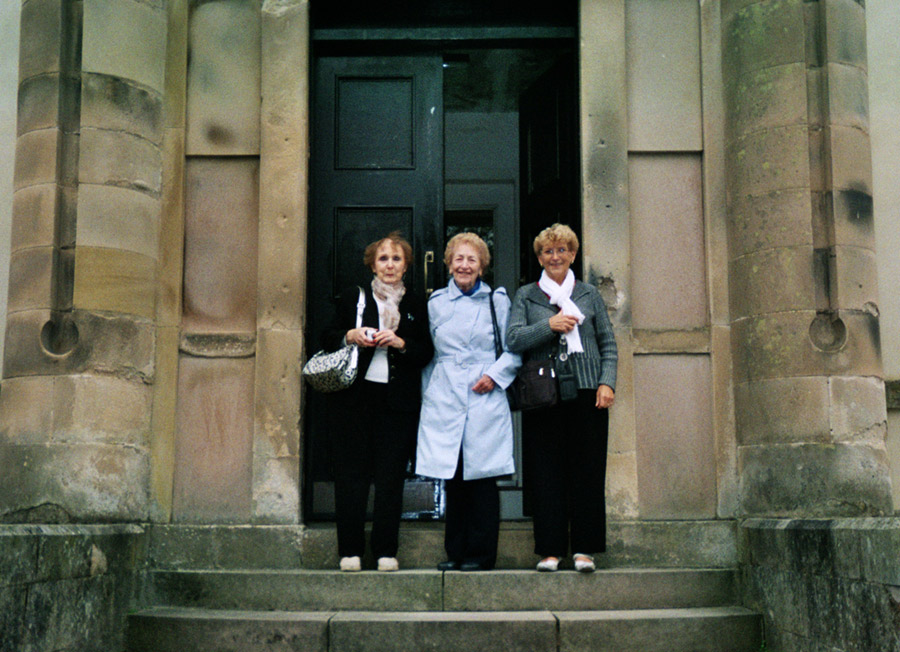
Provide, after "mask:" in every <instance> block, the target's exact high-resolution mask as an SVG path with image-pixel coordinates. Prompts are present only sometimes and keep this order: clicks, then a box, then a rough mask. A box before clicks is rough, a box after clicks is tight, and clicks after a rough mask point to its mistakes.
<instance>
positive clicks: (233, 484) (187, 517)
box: [173, 356, 254, 523]
mask: <svg viewBox="0 0 900 652" xmlns="http://www.w3.org/2000/svg"><path fill="white" fill-rule="evenodd" d="M253 381H254V361H253V359H252V358H244V359H240V358H238V359H210V358H193V357H190V356H182V357H181V360H180V364H179V376H178V411H177V421H176V427H177V431H176V439H175V480H174V495H173V520H174V521H175V522H181V523H184V522H201V523H202V522H214V523H248V522H250V516H251V497H252V465H253V396H254V391H253Z"/></svg>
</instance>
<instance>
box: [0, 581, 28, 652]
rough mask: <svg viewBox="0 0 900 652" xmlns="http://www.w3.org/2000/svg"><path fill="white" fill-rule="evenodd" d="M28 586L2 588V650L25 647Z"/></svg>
mask: <svg viewBox="0 0 900 652" xmlns="http://www.w3.org/2000/svg"><path fill="white" fill-rule="evenodd" d="M27 605H28V587H26V586H9V587H7V586H4V587H3V588H2V590H0V631H2V632H3V639H2V640H0V652H19V651H20V650H24V649H26V648H25V632H26V628H27V627H28V621H27V618H26V613H27Z"/></svg>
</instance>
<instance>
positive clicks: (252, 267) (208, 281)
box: [183, 158, 296, 333]
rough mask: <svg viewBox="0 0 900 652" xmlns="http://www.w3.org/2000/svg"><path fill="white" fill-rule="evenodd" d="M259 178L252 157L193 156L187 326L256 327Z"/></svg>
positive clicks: (186, 267) (189, 175)
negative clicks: (218, 157) (213, 157)
mask: <svg viewBox="0 0 900 652" xmlns="http://www.w3.org/2000/svg"><path fill="white" fill-rule="evenodd" d="M258 183H259V163H258V161H256V160H255V159H245V158H239V159H221V158H220V159H196V160H191V161H189V163H188V166H187V178H186V184H187V187H186V199H185V236H184V237H185V242H184V320H183V328H184V330H185V331H186V332H197V333H210V332H248V331H249V332H252V331H255V330H256V286H257V281H256V279H257V240H258V229H259V186H258ZM288 259H289V258H285V259H282V260H288ZM295 278H296V277H295ZM292 283H293V281H292ZM285 287H290V285H286V286H285Z"/></svg>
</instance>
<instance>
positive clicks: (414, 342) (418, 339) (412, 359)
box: [390, 298, 434, 369]
mask: <svg viewBox="0 0 900 652" xmlns="http://www.w3.org/2000/svg"><path fill="white" fill-rule="evenodd" d="M405 307H406V306H404V308H405ZM408 313H409V315H408V316H407V317H406V318H405V320H404V323H403V327H402V329H400V332H398V333H397V334H398V335H399V336H400V337H402V338H403V340H404V341H405V342H406V350H405V351H403V352H400V351H398V350H397V349H391V351H390V352H391V354H392V356H393V357H394V359H396V361H397V364H400V365H404V366H406V367H411V368H414V369H421V368H422V367H424V366H425V365H427V364H428V363H429V362H430V361H431V358H432V357H433V356H434V345H433V344H432V342H431V333H430V332H429V330H428V313H427V312H426V309H425V304H424V303H422V301H420V300H419V299H418V298H414V299H412V300H411V301H410V304H409V309H408ZM410 317H411V319H410Z"/></svg>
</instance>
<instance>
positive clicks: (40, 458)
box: [0, 0, 166, 521]
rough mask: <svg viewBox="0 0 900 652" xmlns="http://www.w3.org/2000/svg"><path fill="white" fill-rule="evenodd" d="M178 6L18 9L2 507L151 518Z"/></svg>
mask: <svg viewBox="0 0 900 652" xmlns="http://www.w3.org/2000/svg"><path fill="white" fill-rule="evenodd" d="M165 47H166V17H165V11H164V9H163V3H161V2H156V1H150V0H146V1H143V0H85V1H84V2H78V1H69V0H31V1H30V2H27V3H25V4H24V5H23V7H22V22H21V49H20V73H19V124H18V142H17V148H16V172H15V181H14V207H13V235H12V242H11V247H12V257H11V264H10V268H11V272H10V292H9V302H8V317H7V334H6V344H5V351H4V355H5V359H4V380H3V386H2V392H0V468H3V469H4V473H5V474H6V476H5V478H4V482H3V483H2V486H0V518H2V519H4V520H37V519H39V520H43V521H56V520H68V519H73V520H88V521H109V520H123V521H130V520H142V519H145V518H146V516H147V509H148V505H147V496H148V478H149V456H148V445H149V427H150V424H149V419H150V403H151V387H152V383H153V380H154V362H153V361H154V345H155V335H156V333H155V323H154V319H155V304H156V264H157V239H158V230H159V213H160V205H159V202H160V189H161V154H160V148H161V142H162V136H161V120H162V91H163V70H164V63H165Z"/></svg>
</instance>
